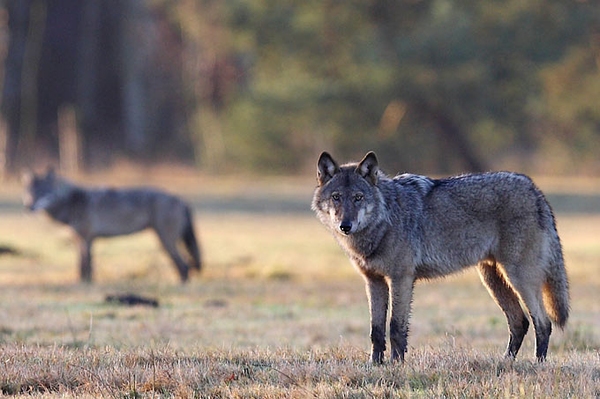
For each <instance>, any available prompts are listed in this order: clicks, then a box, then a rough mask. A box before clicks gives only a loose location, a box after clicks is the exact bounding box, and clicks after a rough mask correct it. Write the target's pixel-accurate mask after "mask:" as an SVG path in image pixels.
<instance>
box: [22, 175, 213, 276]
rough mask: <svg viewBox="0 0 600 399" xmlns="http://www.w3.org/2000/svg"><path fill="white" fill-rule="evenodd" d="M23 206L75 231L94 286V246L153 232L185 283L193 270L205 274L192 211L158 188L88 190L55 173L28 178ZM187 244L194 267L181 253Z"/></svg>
mask: <svg viewBox="0 0 600 399" xmlns="http://www.w3.org/2000/svg"><path fill="white" fill-rule="evenodd" d="M23 180H24V184H25V188H26V190H25V194H24V198H23V203H24V205H25V207H27V208H28V209H29V210H31V211H39V210H44V211H45V212H46V213H47V214H48V215H49V216H50V217H51V218H52V219H54V220H56V221H58V222H60V223H63V224H66V225H68V226H70V227H71V228H72V229H73V231H74V232H75V235H76V237H77V239H78V244H79V250H80V262H79V272H80V279H81V281H83V282H87V283H90V282H91V281H92V251H91V249H92V242H93V241H94V239H95V238H97V237H113V236H119V235H126V234H131V233H135V232H138V231H141V230H144V229H148V228H149V229H152V230H154V231H155V232H156V234H157V235H158V238H159V240H160V242H161V244H162V246H163V248H164V249H165V250H166V251H167V253H168V254H169V256H170V257H171V259H172V260H173V263H174V264H175V267H176V268H177V271H178V273H179V277H180V279H181V281H182V282H186V281H187V280H188V277H189V270H190V267H191V268H192V269H195V270H197V271H200V269H201V267H202V263H201V257H200V249H199V246H198V243H197V240H196V235H195V233H194V226H193V223H192V211H191V209H190V207H189V206H188V205H187V204H186V203H185V202H184V201H183V200H182V199H180V198H178V197H176V196H174V195H171V194H168V193H165V192H163V191H160V190H157V189H152V188H127V189H112V188H102V189H100V188H98V189H88V188H84V187H80V186H77V185H75V184H73V183H71V182H69V181H67V180H65V179H63V178H61V177H59V176H58V175H57V174H56V173H55V172H54V170H53V169H49V170H48V171H47V172H46V174H41V175H37V174H34V173H27V174H25V175H24V176H23ZM179 242H183V244H184V246H185V248H186V250H187V252H188V253H189V257H190V258H191V263H190V264H188V263H187V262H186V261H184V259H183V257H182V255H181V254H180V252H179V251H178V248H177V247H178V243H179Z"/></svg>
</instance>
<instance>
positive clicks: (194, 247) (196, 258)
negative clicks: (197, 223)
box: [183, 207, 202, 271]
mask: <svg viewBox="0 0 600 399" xmlns="http://www.w3.org/2000/svg"><path fill="white" fill-rule="evenodd" d="M185 218H186V221H185V222H186V223H185V229H184V231H183V242H184V244H185V247H186V248H187V250H188V252H189V253H190V255H191V257H192V267H193V268H194V269H196V270H198V271H200V269H202V261H201V259H200V249H199V248H198V241H197V240H196V234H195V233H194V223H193V217H192V211H191V210H190V208H189V207H186V208H185Z"/></svg>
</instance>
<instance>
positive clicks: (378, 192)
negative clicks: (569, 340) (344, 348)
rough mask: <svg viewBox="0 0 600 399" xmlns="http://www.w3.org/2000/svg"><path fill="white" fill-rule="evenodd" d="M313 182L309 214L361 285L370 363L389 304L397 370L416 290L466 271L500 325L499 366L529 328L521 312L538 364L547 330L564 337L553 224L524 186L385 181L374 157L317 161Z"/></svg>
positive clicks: (467, 180) (493, 181)
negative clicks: (500, 316) (473, 272)
mask: <svg viewBox="0 0 600 399" xmlns="http://www.w3.org/2000/svg"><path fill="white" fill-rule="evenodd" d="M317 181H318V187H317V188H316V190H315V194H314V198H313V202H312V208H313V210H314V211H315V212H316V214H317V216H318V218H319V219H320V220H321V222H322V223H323V224H324V225H325V226H326V227H328V228H329V230H331V232H332V233H333V235H334V237H335V238H336V240H337V242H338V243H339V244H340V246H341V247H342V248H343V249H344V251H345V252H346V254H347V255H348V256H349V257H350V260H351V261H352V263H353V264H354V266H355V267H356V268H357V269H358V271H359V272H360V273H361V274H362V275H363V276H364V278H365V281H366V288H367V296H368V299H369V306H370V312H371V342H372V352H371V359H372V361H373V362H376V363H380V362H382V361H383V353H384V351H385V347H386V342H385V336H386V319H387V312H388V304H389V305H391V320H390V343H391V359H392V360H401V361H403V360H404V354H405V352H406V346H407V337H408V325H409V316H410V311H411V301H412V295H413V287H414V284H415V281H416V280H420V279H430V278H434V277H439V276H445V275H448V274H450V273H454V272H457V271H459V270H461V269H464V268H466V267H468V266H471V265H476V266H477V269H478V271H479V274H480V276H481V280H482V281H483V283H484V284H485V286H486V287H487V289H488V291H489V292H490V294H491V295H492V297H493V298H494V299H495V301H496V303H497V304H498V305H499V306H500V308H501V309H502V311H503V312H504V314H505V315H506V319H507V321H508V328H509V333H510V337H509V342H508V347H507V349H506V356H508V357H511V358H514V357H515V356H516V355H517V352H518V351H519V348H520V347H521V343H522V342H523V338H524V337H525V334H526V333H527V329H528V328H529V319H528V317H527V316H526V315H525V313H524V311H523V308H522V307H521V304H523V305H524V306H525V308H526V309H527V311H528V312H529V315H530V317H531V320H532V322H533V326H534V329H535V335H536V356H537V359H538V360H539V361H543V360H544V359H545V357H546V353H547V350H548V342H549V339H550V333H551V331H552V323H551V320H552V322H554V323H555V324H557V325H558V326H559V327H561V328H562V327H563V326H564V325H565V323H566V321H567V318H568V315H569V284H568V280H567V274H566V270H565V266H564V262H563V254H562V248H561V244H560V239H559V237H558V233H557V231H556V226H555V221H554V215H553V213H552V210H551V208H550V205H549V204H548V202H547V201H546V199H545V197H544V195H543V194H542V192H541V191H540V190H539V189H538V188H537V187H536V186H535V185H534V183H533V182H532V181H531V179H530V178H528V177H527V176H524V175H521V174H516V173H509V172H497V173H484V174H470V175H463V176H456V177H451V178H447V179H440V180H434V179H430V178H428V177H425V176H419V175H412V174H403V175H399V176H396V177H394V178H390V177H388V176H386V175H385V174H384V173H383V172H381V171H380V170H379V168H378V163H377V158H376V157H375V154H374V153H373V152H370V153H368V154H367V155H366V156H365V158H364V159H363V160H362V161H361V162H359V163H349V164H346V165H342V166H339V165H338V164H337V163H336V162H335V161H334V160H333V158H332V157H331V156H330V155H329V154H328V153H326V152H324V153H322V154H321V157H320V158H319V162H318V176H317ZM548 315H549V316H548Z"/></svg>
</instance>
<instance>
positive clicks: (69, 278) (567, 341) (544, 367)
mask: <svg viewBox="0 0 600 399" xmlns="http://www.w3.org/2000/svg"><path fill="white" fill-rule="evenodd" d="M173 176H177V177H176V178H174V177H173ZM77 180H78V181H80V182H81V181H83V180H82V179H77ZM87 180H88V181H89V182H90V184H107V183H108V184H114V185H128V184H137V183H141V182H143V183H145V184H153V185H157V186H159V187H163V188H165V189H168V190H169V191H171V192H175V193H178V194H180V195H182V196H183V197H184V198H186V199H188V200H189V201H190V202H191V203H192V204H193V205H194V208H195V210H196V227H197V232H198V236H199V238H200V242H201V245H202V249H203V252H204V261H205V269H204V270H203V272H202V274H200V275H195V276H193V277H192V280H191V281H190V283H189V284H187V285H185V286H182V285H180V284H179V283H178V279H177V275H176V272H175V270H174V268H173V267H172V266H171V264H170V263H169V260H168V258H167V257H166V255H164V254H163V253H162V251H161V250H160V248H159V247H158V240H157V239H156V237H154V236H153V235H152V234H151V233H146V232H145V233H140V234H136V235H133V236H129V237H123V238H113V239H106V240H100V241H98V242H97V243H96V244H95V247H94V257H95V258H94V262H95V277H96V283H95V284H93V285H91V286H87V285H83V284H80V283H78V282H77V267H76V262H77V254H76V248H75V246H74V244H73V243H72V241H71V236H70V234H69V232H68V231H67V230H65V229H64V228H62V227H60V226H58V225H57V224H54V223H53V222H51V221H49V219H47V218H46V217H44V216H43V215H37V214H28V213H25V212H24V211H23V210H22V209H21V206H20V204H19V198H20V188H19V185H18V184H17V182H10V181H9V182H5V183H3V186H2V187H1V188H0V394H3V395H8V396H14V397H21V396H22V397H25V396H31V395H34V396H39V397H48V398H58V397H74V396H76V397H116V398H146V397H148V398H152V397H165V398H167V397H207V398H208V397H211V398H229V397H234V398H236V397H239V398H280V397H291V398H304V397H319V398H321V397H323V398H370V397H377V398H379V397H394V398H395V397H400V398H404V397H406V398H408V397H416V398H431V397H439V398H442V397H444V398H459V397H460V398H463V397H465V398H471V397H473V398H475V397H495V398H500V397H502V398H507V397H509V398H513V397H519V398H520V397H522V398H531V397H536V398H540V397H541V398H543V397H564V398H567V397H573V398H597V397H600V183H599V182H598V181H592V180H581V181H580V180H574V179H567V180H564V181H558V180H556V179H539V180H538V181H539V183H540V185H541V187H542V188H543V189H545V190H546V192H547V193H548V194H549V197H550V201H551V202H552V204H553V205H554V206H555V210H556V213H557V219H558V229H559V233H560V235H561V237H562V240H563V246H564V250H565V254H566V260H567V267H568V272H569V276H570V280H571V297H572V315H571V319H570V320H569V324H568V327H567V328H566V330H565V331H560V330H556V331H555V332H554V333H553V335H552V338H551V347H550V350H549V359H548V361H547V362H546V363H544V364H536V363H535V361H534V358H535V357H534V342H533V334H532V333H531V332H530V333H529V334H528V336H527V337H526V340H525V343H524V346H523V348H522V350H521V352H520V353H519V357H518V359H517V360H516V361H514V362H513V361H507V360H503V359H502V353H503V351H504V346H505V344H506V341H507V338H508V336H507V328H506V323H505V321H504V316H503V315H502V313H501V311H500V310H499V309H498V308H497V306H496V305H495V304H494V302H493V301H492V299H491V298H490V297H489V296H488V294H487V292H486V291H485V289H484V288H483V286H482V285H481V283H480V282H479V279H478V276H477V273H476V271H475V270H470V271H467V272H465V273H462V274H460V275H457V276H452V277H449V278H447V279H443V280H437V281H433V282H429V283H424V284H419V285H418V286H417V289H416V294H415V299H414V307H413V317H412V324H411V335H410V337H409V353H408V355H407V362H406V363H405V364H404V365H398V364H384V365H383V366H372V365H371V364H369V362H368V352H369V338H368V335H369V320H368V319H369V316H368V309H367V302H366V297H365V293H364V288H363V282H362V279H361V278H360V277H359V276H358V274H357V273H356V272H355V271H354V270H353V269H352V267H351V266H350V264H349V261H348V260H347V259H346V257H345V256H344V255H343V253H342V252H341V250H340V249H339V248H338V247H337V246H336V244H335V242H334V240H333V239H332V238H331V237H330V236H329V235H328V233H327V232H326V231H325V230H324V228H323V227H322V226H320V224H319V223H318V221H317V220H316V218H315V217H314V216H313V215H312V213H311V212H310V209H309V203H310V198H311V195H312V189H313V186H314V183H313V179H312V178H305V179H301V178H295V179H284V180H282V179H276V178H263V179H256V178H254V177H250V176H248V177H244V178H238V179H233V178H231V179H229V178H223V179H216V178H214V177H207V176H197V175H195V174H193V173H191V172H189V171H186V170H175V171H173V170H172V169H170V170H166V169H154V170H142V171H141V170H136V169H133V168H131V169H127V168H124V169H123V170H122V173H121V174H119V176H115V174H114V173H113V174H105V175H94V176H91V177H88V178H87ZM125 293H133V294H136V295H143V296H146V297H151V298H155V299H157V300H158V301H159V304H160V305H159V306H158V307H157V308H153V307H144V306H134V307H129V306H123V305H118V304H115V303H109V302H107V301H106V297H107V296H108V295H115V294H125Z"/></svg>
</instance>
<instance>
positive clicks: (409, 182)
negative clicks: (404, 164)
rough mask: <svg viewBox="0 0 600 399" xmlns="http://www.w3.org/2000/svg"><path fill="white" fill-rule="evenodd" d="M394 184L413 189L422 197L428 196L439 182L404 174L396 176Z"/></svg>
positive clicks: (393, 180)
mask: <svg viewBox="0 0 600 399" xmlns="http://www.w3.org/2000/svg"><path fill="white" fill-rule="evenodd" d="M392 182H393V183H394V184H396V185H400V186H403V187H411V188H413V189H415V190H417V191H418V192H419V193H420V194H421V195H427V194H428V193H429V192H430V191H431V190H432V189H433V188H434V187H435V186H436V185H437V184H438V181H437V180H435V179H432V178H430V177H427V176H422V175H416V174H412V173H403V174H401V175H397V176H394V178H393V179H392Z"/></svg>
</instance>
